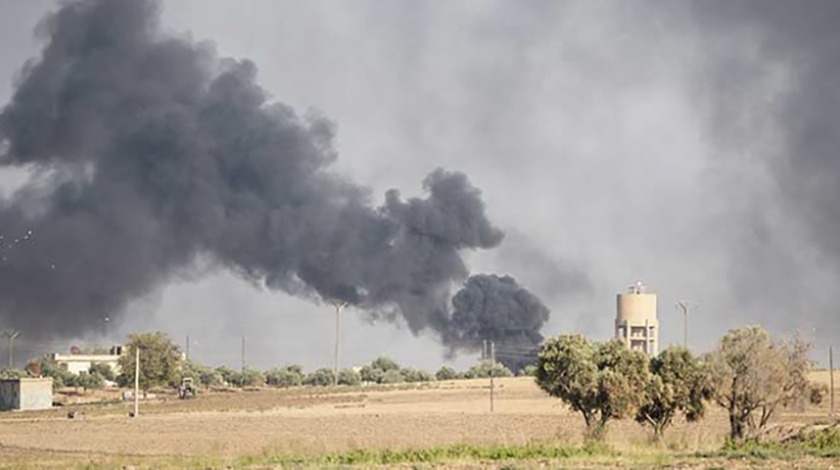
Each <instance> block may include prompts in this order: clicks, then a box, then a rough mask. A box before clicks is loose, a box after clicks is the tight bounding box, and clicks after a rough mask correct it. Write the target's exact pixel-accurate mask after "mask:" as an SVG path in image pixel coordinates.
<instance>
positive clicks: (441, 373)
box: [435, 366, 458, 380]
mask: <svg viewBox="0 0 840 470" xmlns="http://www.w3.org/2000/svg"><path fill="white" fill-rule="evenodd" d="M435 378H436V379H438V380H455V379H457V378H458V373H457V372H455V369H453V368H451V367H448V366H443V367H441V368H440V369H438V371H437V372H435Z"/></svg>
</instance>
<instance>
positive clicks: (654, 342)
mask: <svg viewBox="0 0 840 470" xmlns="http://www.w3.org/2000/svg"><path fill="white" fill-rule="evenodd" d="M615 337H616V338H619V339H621V340H622V341H624V344H625V345H626V346H627V347H628V348H630V349H633V350H635V351H641V352H643V353H645V354H647V355H649V356H654V355H656V354H657V352H658V351H659V320H657V315H656V294H648V293H646V292H645V286H644V285H643V284H642V283H641V282H637V283H636V284H634V285H632V286H631V287H630V290H629V292H627V293H626V294H618V295H617V296H616V317H615Z"/></svg>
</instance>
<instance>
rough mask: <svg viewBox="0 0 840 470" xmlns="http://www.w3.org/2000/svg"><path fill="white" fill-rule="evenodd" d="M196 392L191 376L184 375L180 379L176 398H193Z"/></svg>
mask: <svg viewBox="0 0 840 470" xmlns="http://www.w3.org/2000/svg"><path fill="white" fill-rule="evenodd" d="M196 393H197V390H196V388H195V384H194V383H193V379H192V377H184V378H183V379H182V380H181V385H180V386H179V387H178V398H180V399H182V400H186V399H187V398H194V397H195V395H196Z"/></svg>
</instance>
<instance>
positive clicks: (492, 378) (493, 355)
mask: <svg viewBox="0 0 840 470" xmlns="http://www.w3.org/2000/svg"><path fill="white" fill-rule="evenodd" d="M495 368H496V343H495V342H493V341H490V412H491V413H492V412H493V411H494V410H495V403H494V402H495V396H494V395H495V394H496V381H495V375H496V374H495V370H494V369H495Z"/></svg>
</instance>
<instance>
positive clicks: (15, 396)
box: [0, 378, 53, 411]
mask: <svg viewBox="0 0 840 470" xmlns="http://www.w3.org/2000/svg"><path fill="white" fill-rule="evenodd" d="M52 385H53V384H52V379H51V378H37V379H36V378H20V379H0V411H12V410H21V411H23V410H47V409H50V408H52V404H53V395H52Z"/></svg>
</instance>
